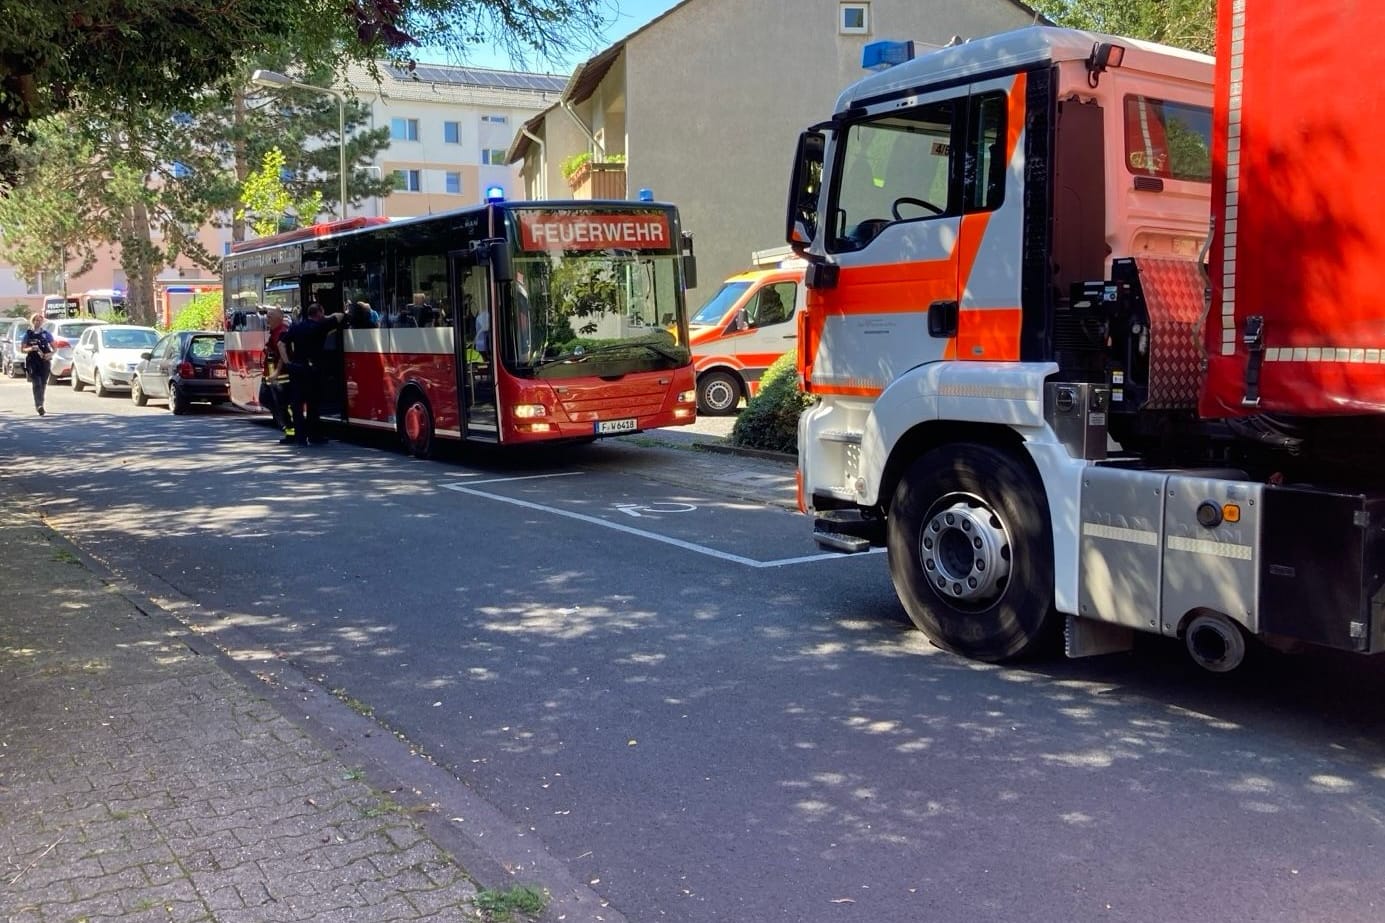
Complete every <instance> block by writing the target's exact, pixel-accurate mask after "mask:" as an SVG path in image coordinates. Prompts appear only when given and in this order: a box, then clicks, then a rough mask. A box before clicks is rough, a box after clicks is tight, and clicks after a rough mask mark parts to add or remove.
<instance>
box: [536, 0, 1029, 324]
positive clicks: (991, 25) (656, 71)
mask: <svg viewBox="0 0 1385 923" xmlns="http://www.w3.org/2000/svg"><path fill="white" fill-rule="evenodd" d="M840 6H841V4H840V3H839V2H838V0H755V2H754V3H745V2H743V0H689V2H687V3H685V4H683V5H682V6H679V7H676V8H675V9H674V10H673V11H672V12H670V13H669V14H668V15H667V16H666V17H665V18H664V19H663V20H660V21H656V22H655V23H654V24H652V25H651V26H649V27H648V28H646V29H645V30H644V31H641V32H638V33H636V34H634V35H633V36H632V37H631V38H630V39H629V40H628V42H627V44H626V51H625V54H624V56H623V58H624V62H625V68H626V75H625V76H626V79H625V81H623V85H625V86H627V87H628V88H629V90H628V97H629V98H628V100H626V101H625V105H624V107H623V109H624V112H623V117H624V120H625V126H626V128H625V130H626V134H627V136H628V138H629V150H628V152H627V153H628V156H629V163H628V171H629V180H628V187H629V190H630V193H629V194H630V195H631V196H632V197H633V196H634V195H635V190H638V189H639V188H640V187H642V186H647V187H649V188H651V189H653V190H654V195H655V197H656V198H657V199H658V200H660V201H668V202H672V203H674V204H676V205H677V206H678V207H679V210H680V213H681V215H682V220H683V229H684V230H685V231H691V232H692V233H693V235H694V241H695V245H696V250H697V257H698V274H699V281H700V285H699V288H698V289H697V290H695V291H693V292H692V293H690V296H689V302H690V304H689V309H690V310H691V309H695V308H696V307H697V305H698V304H699V303H700V302H701V301H702V300H705V299H706V298H708V297H710V295H711V294H712V293H713V292H714V291H715V290H716V288H717V286H718V284H719V283H720V281H721V280H722V279H724V278H725V277H726V276H728V275H731V274H732V273H734V272H736V271H738V270H740V269H743V268H744V267H745V266H747V265H748V263H749V260H750V254H751V252H752V251H754V250H761V249H765V248H769V247H775V246H782V245H783V243H784V213H785V206H786V202H787V198H788V184H789V167H790V162H791V160H792V159H793V154H794V149H795V145H796V143H797V139H798V134H799V132H801V131H802V130H803V129H804V128H807V127H808V126H809V125H812V124H814V123H815V122H819V121H822V120H823V119H825V118H827V117H828V116H830V115H831V114H832V110H833V108H834V106H835V103H836V100H837V96H838V94H839V93H840V92H841V91H842V90H843V89H844V88H845V87H846V86H848V85H849V84H851V83H853V82H855V81H856V80H858V79H860V78H862V77H864V76H866V75H867V72H866V71H864V70H862V69H861V50H862V48H863V47H864V46H865V45H866V44H867V43H868V42H872V41H877V40H881V39H913V40H914V42H915V45H916V48H915V52H916V54H922V53H924V52H926V51H928V50H929V46H930V45H944V44H946V43H947V42H948V41H949V40H950V39H951V38H952V36H953V35H961V36H962V37H964V38H967V37H976V36H981V35H989V34H991V33H995V32H1002V31H1005V30H1008V29H1013V28H1018V27H1021V26H1025V25H1029V24H1031V23H1032V22H1033V19H1034V17H1033V14H1032V13H1030V12H1027V11H1026V9H1025V8H1024V7H1022V6H1020V5H1018V4H1016V3H1012V2H1010V0H870V3H869V22H868V29H869V32H868V33H867V34H864V35H843V34H841V33H840V32H839V30H838V17H839V16H840ZM613 70H614V69H613ZM610 82H611V81H610V79H609V78H608V79H607V80H606V81H604V83H607V84H609V83H610ZM550 120H551V118H550Z"/></svg>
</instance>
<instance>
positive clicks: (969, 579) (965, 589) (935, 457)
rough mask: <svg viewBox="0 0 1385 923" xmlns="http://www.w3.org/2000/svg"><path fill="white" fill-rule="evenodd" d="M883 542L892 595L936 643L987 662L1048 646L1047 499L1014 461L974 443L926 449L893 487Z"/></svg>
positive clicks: (1051, 618)
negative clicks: (887, 557)
mask: <svg viewBox="0 0 1385 923" xmlns="http://www.w3.org/2000/svg"><path fill="white" fill-rule="evenodd" d="M887 545H888V550H889V559H890V577H891V579H892V580H893V581H894V586H895V592H896V593H898V594H899V598H900V601H901V602H903V603H904V608H905V611H906V612H908V614H909V618H910V619H911V620H912V621H913V623H914V624H915V625H916V626H917V627H918V628H919V630H920V631H922V632H923V633H924V634H926V635H927V636H928V639H929V640H930V641H932V642H933V643H934V644H936V645H938V646H939V647H941V648H943V649H945V650H949V651H953V652H955V653H958V654H961V655H963V656H966V657H971V658H974V659H976V660H986V661H993V662H994V661H1002V660H1013V659H1018V658H1021V657H1025V656H1030V655H1035V654H1039V653H1043V652H1046V651H1047V650H1048V649H1049V648H1050V647H1051V646H1053V645H1054V642H1055V639H1056V636H1057V629H1058V626H1059V625H1060V624H1061V620H1060V619H1059V618H1058V617H1057V615H1056V613H1055V612H1054V609H1053V533H1052V531H1051V529H1050V526H1049V513H1048V499H1047V497H1046V496H1045V494H1044V491H1043V487H1042V485H1041V484H1040V483H1039V480H1038V477H1037V476H1036V475H1035V474H1034V472H1033V471H1032V470H1031V469H1030V468H1029V467H1028V466H1027V465H1025V464H1024V463H1023V462H1022V461H1021V460H1019V459H1016V458H1015V457H1013V456H1012V455H1009V454H1007V453H1005V452H1003V451H1001V450H999V449H995V448H992V447H990V446H984V445H977V444H962V445H953V446H948V447H946V448H940V449H934V450H933V451H931V452H928V453H927V454H925V455H924V456H922V457H921V458H919V459H918V460H916V461H915V462H914V463H913V465H912V466H910V468H909V470H908V471H907V472H906V473H905V475H904V477H903V478H902V479H901V480H900V482H899V487H898V489H896V490H895V493H894V499H893V501H892V503H891V505H890V510H889V517H888V520H887Z"/></svg>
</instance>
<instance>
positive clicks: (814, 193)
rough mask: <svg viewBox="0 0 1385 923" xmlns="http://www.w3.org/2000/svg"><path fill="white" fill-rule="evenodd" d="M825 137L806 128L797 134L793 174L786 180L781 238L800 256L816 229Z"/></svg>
mask: <svg viewBox="0 0 1385 923" xmlns="http://www.w3.org/2000/svg"><path fill="white" fill-rule="evenodd" d="M826 151H827V136H826V135H824V134H823V133H822V132H820V131H815V130H812V129H809V130H808V131H805V132H803V134H801V135H799V136H798V151H797V153H796V154H795V155H794V163H793V175H792V178H791V179H790V181H789V208H788V214H787V215H786V220H785V226H784V239H785V240H786V241H787V242H788V244H789V246H790V247H792V248H793V249H794V251H795V252H796V253H798V254H799V255H802V254H803V252H804V251H805V250H807V248H808V245H809V244H810V243H812V242H813V238H814V237H815V236H816V235H817V232H818V193H819V192H821V191H822V163H823V158H824V156H825V154H826Z"/></svg>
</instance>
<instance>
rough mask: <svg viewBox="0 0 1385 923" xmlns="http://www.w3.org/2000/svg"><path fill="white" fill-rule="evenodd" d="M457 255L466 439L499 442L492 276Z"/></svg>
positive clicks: (454, 271)
mask: <svg viewBox="0 0 1385 923" xmlns="http://www.w3.org/2000/svg"><path fill="white" fill-rule="evenodd" d="M458 257H459V254H454V255H452V257H451V258H450V259H449V260H448V264H449V271H448V282H449V285H450V287H451V289H452V291H451V301H452V303H453V304H454V305H456V306H457V310H455V311H453V314H452V316H453V323H454V325H455V331H456V332H455V335H454V336H453V338H452V342H453V343H454V344H456V346H455V348H456V359H457V394H458V395H459V400H458V402H457V403H458V406H459V409H460V411H461V415H462V438H463V439H471V440H474V441H477V442H499V441H500V427H499V425H498V424H499V419H498V417H497V416H496V408H495V367H494V365H493V364H492V359H493V355H494V353H493V349H494V345H495V344H494V340H493V338H492V336H491V330H492V329H493V328H492V326H491V274H490V269H489V268H488V267H486V266H477V265H474V264H472V265H468V263H467V261H466V260H463V259H459V258H458Z"/></svg>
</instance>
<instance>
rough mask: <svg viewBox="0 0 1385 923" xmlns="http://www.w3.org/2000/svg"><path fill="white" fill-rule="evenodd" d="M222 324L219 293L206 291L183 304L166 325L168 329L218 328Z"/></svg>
mask: <svg viewBox="0 0 1385 923" xmlns="http://www.w3.org/2000/svg"><path fill="white" fill-rule="evenodd" d="M221 326H222V310H221V293H220V292H206V293H204V294H201V295H198V296H197V297H196V298H194V299H192V300H191V301H189V302H188V303H187V304H186V305H184V306H183V310H181V311H179V312H178V315H177V316H176V317H174V318H173V323H171V324H169V325H168V329H169V330H220V329H221Z"/></svg>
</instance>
